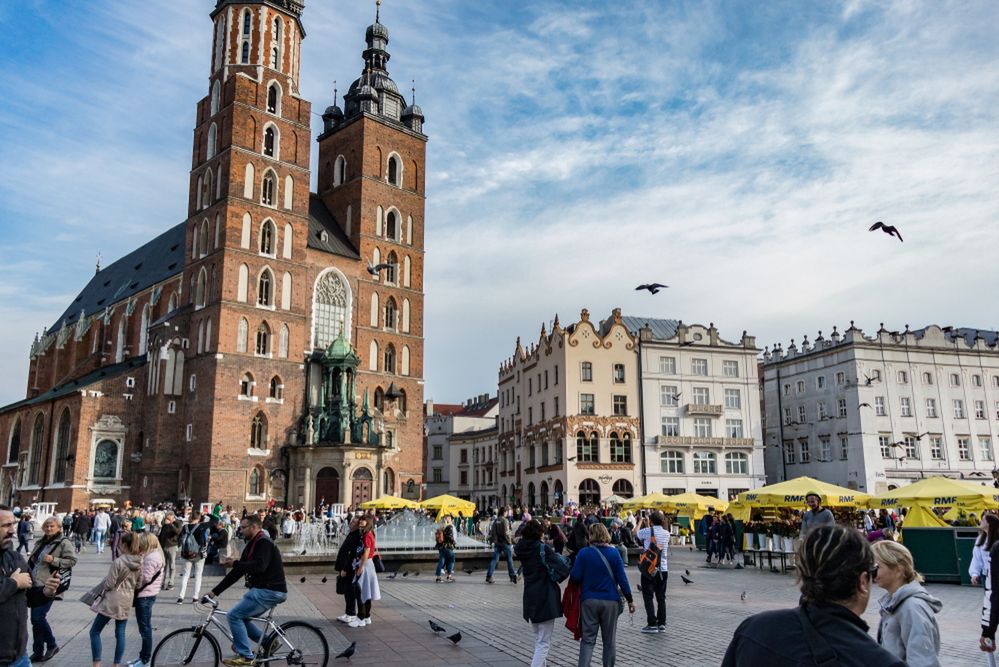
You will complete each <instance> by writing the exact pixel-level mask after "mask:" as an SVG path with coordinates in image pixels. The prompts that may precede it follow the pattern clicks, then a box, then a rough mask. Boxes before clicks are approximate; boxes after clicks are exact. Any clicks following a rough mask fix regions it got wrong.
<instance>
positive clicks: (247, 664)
mask: <svg viewBox="0 0 999 667" xmlns="http://www.w3.org/2000/svg"><path fill="white" fill-rule="evenodd" d="M222 664H223V665H229V667H252V665H253V658H244V657H243V656H241V655H234V656H232V657H231V658H226V659H225V660H223V661H222Z"/></svg>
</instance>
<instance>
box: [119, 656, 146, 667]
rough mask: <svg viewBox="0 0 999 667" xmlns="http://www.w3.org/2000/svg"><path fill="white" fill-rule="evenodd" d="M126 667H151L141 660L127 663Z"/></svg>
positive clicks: (137, 659)
mask: <svg viewBox="0 0 999 667" xmlns="http://www.w3.org/2000/svg"><path fill="white" fill-rule="evenodd" d="M125 667H149V665H148V664H147V663H145V662H142V660H141V659H140V658H136V659H135V660H133V661H131V662H127V663H125Z"/></svg>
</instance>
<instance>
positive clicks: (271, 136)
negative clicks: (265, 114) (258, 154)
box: [264, 125, 277, 157]
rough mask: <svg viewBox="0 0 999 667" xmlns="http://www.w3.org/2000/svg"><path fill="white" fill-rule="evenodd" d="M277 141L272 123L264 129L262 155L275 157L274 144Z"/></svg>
mask: <svg viewBox="0 0 999 667" xmlns="http://www.w3.org/2000/svg"><path fill="white" fill-rule="evenodd" d="M276 142H277V131H276V130H275V129H274V126H273V125H268V126H267V129H266V130H264V155H266V156H268V157H276V155H275V150H276V149H275V146H276Z"/></svg>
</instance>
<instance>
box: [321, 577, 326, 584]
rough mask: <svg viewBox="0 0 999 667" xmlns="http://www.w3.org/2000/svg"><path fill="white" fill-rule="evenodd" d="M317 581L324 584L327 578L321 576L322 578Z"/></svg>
mask: <svg viewBox="0 0 999 667" xmlns="http://www.w3.org/2000/svg"><path fill="white" fill-rule="evenodd" d="M319 581H320V582H322V583H324V584H325V583H326V581H327V579H326V577H323V578H322V579H320V580H319Z"/></svg>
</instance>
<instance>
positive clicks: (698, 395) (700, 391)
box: [694, 387, 711, 405]
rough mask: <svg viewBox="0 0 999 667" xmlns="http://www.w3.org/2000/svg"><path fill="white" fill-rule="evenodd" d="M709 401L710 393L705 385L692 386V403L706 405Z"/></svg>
mask: <svg viewBox="0 0 999 667" xmlns="http://www.w3.org/2000/svg"><path fill="white" fill-rule="evenodd" d="M710 402H711V394H710V391H709V390H708V388H707V387H694V405H707V404H708V403H710Z"/></svg>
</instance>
